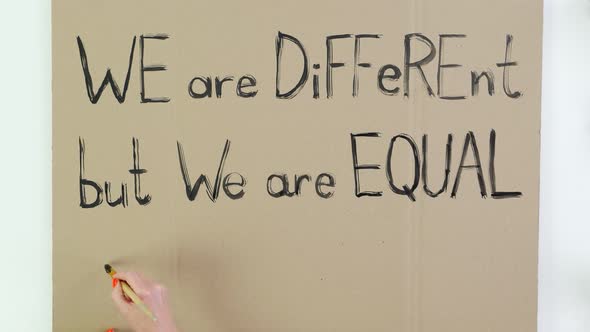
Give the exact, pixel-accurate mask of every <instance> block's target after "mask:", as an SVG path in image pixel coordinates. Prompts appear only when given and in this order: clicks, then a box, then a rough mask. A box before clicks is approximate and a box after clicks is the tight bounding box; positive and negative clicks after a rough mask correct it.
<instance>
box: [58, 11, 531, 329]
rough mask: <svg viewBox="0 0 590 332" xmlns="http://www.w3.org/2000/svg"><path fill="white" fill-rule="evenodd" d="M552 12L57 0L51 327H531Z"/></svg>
mask: <svg viewBox="0 0 590 332" xmlns="http://www.w3.org/2000/svg"><path fill="white" fill-rule="evenodd" d="M541 33H542V3H541V1H537V0H496V1H471V2H465V1H459V0H445V1H440V0H420V1H413V0H407V1H401V0H400V1H381V0H366V1H362V2H349V3H344V2H341V1H307V0H301V1H295V2H288V1H254V2H252V1H231V2H227V1H188V0H174V1H172V0H171V1H152V0H142V1H135V0H131V1H120V2H104V1H86V0H78V1H65V0H54V1H53V135H54V136H53V186H54V188H53V211H54V212H53V213H54V215H53V258H54V259H53V278H54V289H53V294H54V295H53V296H54V308H53V310H54V319H53V322H54V328H53V330H54V331H100V330H101V329H102V330H105V329H106V328H109V327H113V326H114V327H116V328H122V329H123V328H126V322H125V321H124V320H123V319H122V318H121V316H120V315H119V314H118V313H117V310H116V308H115V306H114V305H113V304H112V301H111V298H110V283H109V280H108V278H107V276H106V275H105V273H104V271H103V265H104V264H105V263H111V264H113V266H115V267H117V269H118V270H133V271H140V272H142V273H144V274H145V275H146V276H149V277H150V278H152V279H154V280H157V281H159V282H161V283H162V284H164V285H166V286H167V287H168V288H169V290H170V296H171V298H172V301H173V303H172V305H173V309H174V314H175V317H176V319H177V321H178V325H179V327H180V329H181V330H182V331H207V332H222V331H224V332H225V331H306V332H314V331H317V332H326V331H351V332H352V331H371V332H377V331H383V332H385V331H424V332H441V331H453V332H468V331H469V332H471V331H502V332H509V331H519V332H522V331H528V332H533V331H536V310H537V242H538V232H537V230H538V198H539V142H540V137H539V131H540V103H541V98H540V94H541V40H542V39H541Z"/></svg>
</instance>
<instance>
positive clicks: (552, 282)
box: [0, 0, 590, 332]
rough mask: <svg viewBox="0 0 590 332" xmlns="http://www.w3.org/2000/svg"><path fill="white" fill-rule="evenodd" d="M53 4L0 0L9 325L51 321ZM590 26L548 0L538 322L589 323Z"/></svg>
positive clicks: (565, 329)
mask: <svg viewBox="0 0 590 332" xmlns="http://www.w3.org/2000/svg"><path fill="white" fill-rule="evenodd" d="M72 1H75V0H72ZM98 1H100V0H98ZM50 10H51V6H50V0H16V1H8V0H2V1H0V31H1V32H2V34H1V37H0V45H1V46H0V66H1V68H2V69H1V70H0V98H1V100H2V102H1V103H0V105H1V106H0V174H2V175H1V176H0V266H1V269H2V271H1V272H0V327H1V328H2V329H3V330H5V331H23V332H43V331H51V261H50V260H51V200H50V199H51V107H50V105H51V93H50V84H51V61H50V52H51V51H50V47H51V41H50V36H51V25H50ZM523 19H526V18H523ZM588 33H590V0H545V36H544V39H545V49H544V68H543V75H544V87H543V89H544V91H543V93H544V97H543V132H542V134H543V135H542V163H541V164H542V165H541V168H542V169H541V172H542V180H541V185H542V192H541V233H540V240H541V242H540V267H539V332H578V331H579V332H588V331H590V213H589V212H588V208H590V82H586V80H585V79H586V77H590V38H589V35H588ZM474 332H479V331H474ZM506 332H513V331H506ZM514 332H516V331H514Z"/></svg>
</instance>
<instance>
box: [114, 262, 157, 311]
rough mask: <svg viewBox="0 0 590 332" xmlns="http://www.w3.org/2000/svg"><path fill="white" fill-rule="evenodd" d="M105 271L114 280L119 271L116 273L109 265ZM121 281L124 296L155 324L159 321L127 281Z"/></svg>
mask: <svg viewBox="0 0 590 332" xmlns="http://www.w3.org/2000/svg"><path fill="white" fill-rule="evenodd" d="M104 270H105V271H106V273H108V274H109V275H110V276H111V278H114V276H115V274H117V271H115V269H113V267H112V266H110V265H109V264H105V265H104ZM119 281H120V282H121V289H122V290H123V294H125V296H127V297H128V298H129V299H130V300H131V302H133V303H134V304H135V305H136V306H137V307H138V308H139V310H141V311H142V312H144V313H145V314H146V315H147V316H148V317H149V318H151V319H152V320H153V321H154V322H155V321H157V319H156V316H154V314H153V313H152V312H151V311H150V309H149V308H148V307H147V306H146V305H145V303H143V301H142V300H141V299H140V298H139V296H137V294H136V293H135V292H134V291H133V289H132V288H131V286H129V284H128V283H127V282H126V281H125V280H119Z"/></svg>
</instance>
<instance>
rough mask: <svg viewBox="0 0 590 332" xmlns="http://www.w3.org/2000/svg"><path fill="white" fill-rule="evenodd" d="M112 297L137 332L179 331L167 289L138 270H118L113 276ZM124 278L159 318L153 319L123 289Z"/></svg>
mask: <svg viewBox="0 0 590 332" xmlns="http://www.w3.org/2000/svg"><path fill="white" fill-rule="evenodd" d="M113 278H114V281H113V286H114V287H113V292H112V294H111V295H112V298H113V301H114V302H115V304H116V305H117V308H118V309H119V311H120V312H121V314H122V315H123V316H124V317H125V319H126V320H127V322H129V324H130V325H131V328H132V329H133V330H134V331H136V332H177V329H176V324H175V323H174V319H173V317H172V312H171V310H170V305H169V302H168V291H167V289H166V288H165V287H164V286H162V285H159V284H157V283H154V282H152V281H150V280H148V279H146V278H145V277H144V276H142V275H141V274H139V273H136V272H118V273H117V274H115V275H114V276H113ZM118 280H123V281H125V282H127V283H128V284H129V286H131V288H132V289H133V291H134V292H135V293H136V294H137V296H139V298H141V300H142V301H143V302H144V303H145V305H146V306H147V307H148V308H149V309H150V310H151V311H152V313H153V314H154V316H155V317H156V318H157V320H156V321H153V320H152V319H151V318H150V317H148V316H147V315H146V314H145V313H144V312H142V311H141V310H140V309H139V308H138V307H137V306H136V305H135V304H133V302H131V300H130V299H129V298H128V297H127V296H125V294H124V293H123V290H122V289H121V282H118Z"/></svg>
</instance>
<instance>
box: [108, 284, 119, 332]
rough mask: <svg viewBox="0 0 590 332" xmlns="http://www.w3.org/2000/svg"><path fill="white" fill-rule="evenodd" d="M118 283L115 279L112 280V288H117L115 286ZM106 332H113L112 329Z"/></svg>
mask: <svg viewBox="0 0 590 332" xmlns="http://www.w3.org/2000/svg"><path fill="white" fill-rule="evenodd" d="M118 283H119V279H115V278H113V288H115V287H117V284H118ZM107 332H113V329H110V330H109V331H107Z"/></svg>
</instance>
